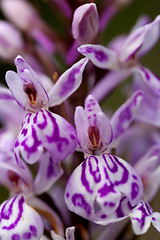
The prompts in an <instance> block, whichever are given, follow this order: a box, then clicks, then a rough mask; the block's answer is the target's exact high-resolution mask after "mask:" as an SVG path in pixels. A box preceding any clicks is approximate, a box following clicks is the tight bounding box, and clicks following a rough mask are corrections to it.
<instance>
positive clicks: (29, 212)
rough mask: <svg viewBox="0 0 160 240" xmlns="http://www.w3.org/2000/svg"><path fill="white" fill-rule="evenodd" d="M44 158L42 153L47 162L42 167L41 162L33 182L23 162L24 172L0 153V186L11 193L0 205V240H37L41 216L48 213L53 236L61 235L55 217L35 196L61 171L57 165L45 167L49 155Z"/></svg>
mask: <svg viewBox="0 0 160 240" xmlns="http://www.w3.org/2000/svg"><path fill="white" fill-rule="evenodd" d="M47 155H48V153H45V156H43V158H45V160H46V163H45V164H44V162H45V161H42V162H41V163H40V166H39V169H38V172H37V174H36V177H35V179H33V177H32V174H31V171H30V169H29V167H28V166H27V165H26V164H25V163H23V165H24V167H25V168H24V169H21V168H19V166H18V165H17V164H16V162H15V160H14V154H13V153H10V154H9V153H6V152H0V170H1V176H0V184H1V185H4V186H5V187H7V188H8V190H9V192H10V197H9V199H8V200H7V201H5V202H4V203H2V204H1V206H0V237H1V238H2V240H5V239H8V240H14V239H35V240H36V239H37V240H38V239H39V238H40V237H41V235H42V233H43V230H44V223H43V222H42V218H41V217H42V216H43V217H46V216H47V213H48V212H49V213H50V214H49V217H48V220H49V221H50V222H51V225H52V227H53V228H54V230H55V231H56V233H57V234H63V224H62V223H61V220H60V218H59V217H58V215H57V214H56V213H55V212H54V211H53V210H52V209H51V208H50V207H49V206H48V205H47V204H45V203H44V202H43V201H42V200H40V199H38V198H37V197H36V196H37V195H39V194H42V193H44V192H45V191H47V190H48V189H49V188H50V187H51V185H53V184H54V182H55V181H56V180H57V179H58V178H59V177H60V176H61V174H62V172H63V171H62V170H61V168H58V166H56V164H51V163H50V164H48V161H50V156H49V155H48V158H47ZM43 160H44V159H43ZM56 167H57V168H56ZM46 173H47V174H46ZM48 173H49V174H48ZM42 179H43V181H42ZM32 230H33V231H32ZM27 236H28V238H27Z"/></svg>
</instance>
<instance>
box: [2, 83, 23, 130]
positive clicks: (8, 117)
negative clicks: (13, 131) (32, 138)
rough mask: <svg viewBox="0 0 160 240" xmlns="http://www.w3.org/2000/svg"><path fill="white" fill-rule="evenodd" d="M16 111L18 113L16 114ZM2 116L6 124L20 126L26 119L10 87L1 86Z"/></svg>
mask: <svg viewBox="0 0 160 240" xmlns="http://www.w3.org/2000/svg"><path fill="white" fill-rule="evenodd" d="M15 112H16V114H14V113H15ZM0 116H1V120H2V121H3V123H4V125H5V126H7V127H8V125H12V126H13V125H15V127H17V126H18V127H19V125H20V124H21V123H22V121H23V119H24V111H23V110H22V108H21V107H20V106H19V105H18V104H17V103H16V101H15V99H14V98H13V97H12V94H11V92H10V90H9V89H8V88H5V87H0Z"/></svg>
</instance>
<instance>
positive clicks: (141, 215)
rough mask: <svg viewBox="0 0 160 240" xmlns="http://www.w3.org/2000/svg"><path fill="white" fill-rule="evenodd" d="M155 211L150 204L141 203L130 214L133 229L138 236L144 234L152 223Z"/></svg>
mask: <svg viewBox="0 0 160 240" xmlns="http://www.w3.org/2000/svg"><path fill="white" fill-rule="evenodd" d="M152 213H153V210H152V208H151V207H150V206H149V204H148V203H146V202H143V201H141V202H140V203H139V204H138V206H137V207H136V208H135V209H133V211H132V212H131V214H130V219H131V222H132V228H133V231H134V232H135V234H136V235H140V234H144V233H146V232H147V230H148V229H149V227H150V224H151V222H152Z"/></svg>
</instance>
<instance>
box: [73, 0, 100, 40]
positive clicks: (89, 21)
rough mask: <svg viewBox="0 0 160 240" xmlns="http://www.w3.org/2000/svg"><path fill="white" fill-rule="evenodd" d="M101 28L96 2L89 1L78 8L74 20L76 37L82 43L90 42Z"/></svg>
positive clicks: (74, 35) (74, 34)
mask: <svg viewBox="0 0 160 240" xmlns="http://www.w3.org/2000/svg"><path fill="white" fill-rule="evenodd" d="M98 28H99V16H98V12H97V7H96V4H94V3H87V4H84V5H82V6H80V7H79V8H77V9H76V11H75V12H74V16H73V22H72V33H73V37H74V39H76V40H77V41H79V42H80V43H82V44H84V43H89V42H90V41H92V39H93V38H94V37H95V36H96V34H97V32H98Z"/></svg>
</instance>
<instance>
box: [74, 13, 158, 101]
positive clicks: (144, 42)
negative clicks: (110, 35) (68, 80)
mask: <svg viewBox="0 0 160 240" xmlns="http://www.w3.org/2000/svg"><path fill="white" fill-rule="evenodd" d="M159 22H160V16H157V17H156V19H155V20H154V21H153V22H151V23H149V24H145V25H144V26H141V27H138V28H136V29H134V31H132V32H131V34H130V35H129V36H128V37H127V38H122V39H120V43H119V44H118V45H117V43H116V48H115V49H114V47H112V48H106V47H104V46H102V45H93V44H86V45H82V46H80V47H79V48H78V51H79V52H80V53H82V54H83V55H84V56H86V57H87V58H88V59H90V60H91V61H92V62H93V63H94V64H95V65H96V66H97V67H99V68H102V69H108V70H112V71H114V72H113V76H112V74H111V76H110V75H109V76H108V77H104V79H102V80H101V81H100V83H99V84H98V85H97V86H95V88H94V89H93V90H92V92H91V94H93V95H94V96H95V97H96V98H97V99H98V100H100V99H102V98H103V97H104V96H105V95H106V94H107V93H108V92H109V91H111V90H112V89H113V88H114V87H116V86H117V84H119V83H120V82H122V81H123V80H124V79H125V78H126V77H128V76H130V75H131V74H133V73H138V74H139V75H140V78H141V79H142V80H143V81H144V83H145V84H146V85H147V86H148V87H149V88H150V89H152V90H153V91H154V92H155V93H156V94H158V95H160V82H159V79H158V78H157V77H156V76H155V75H154V74H153V73H152V72H151V71H150V70H149V69H147V68H145V67H142V66H141V65H140V64H139V59H140V57H141V56H143V55H144V54H145V53H146V52H147V51H149V50H150V49H151V48H152V47H153V46H154V44H155V43H156V42H157V40H158V38H159V28H160V26H159ZM114 45H115V44H114ZM117 46H119V47H118V48H117ZM100 89H103V92H102V93H101V90H100Z"/></svg>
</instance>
